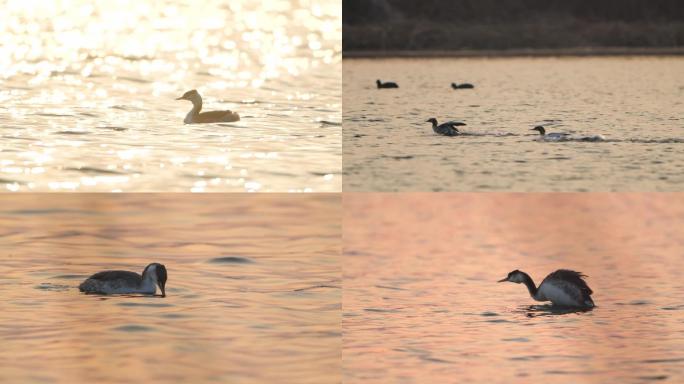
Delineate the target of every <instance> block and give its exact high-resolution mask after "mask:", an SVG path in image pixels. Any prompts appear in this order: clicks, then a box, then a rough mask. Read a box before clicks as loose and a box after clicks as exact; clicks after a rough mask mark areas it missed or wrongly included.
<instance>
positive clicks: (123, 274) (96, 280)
mask: <svg viewBox="0 0 684 384" xmlns="http://www.w3.org/2000/svg"><path fill="white" fill-rule="evenodd" d="M166 280H167V273H166V267H165V266H164V265H163V264H159V263H152V264H149V265H148V266H147V267H145V269H144V270H143V273H142V275H140V274H137V273H135V272H130V271H102V272H98V273H96V274H94V275H92V276H90V277H89V278H87V279H85V280H84V281H83V282H82V283H81V284H80V285H79V286H78V289H79V290H80V291H81V292H84V293H97V294H103V295H111V294H135V293H137V294H146V295H154V294H155V293H156V292H157V286H159V288H160V289H161V294H162V297H164V296H166V291H165V286H166Z"/></svg>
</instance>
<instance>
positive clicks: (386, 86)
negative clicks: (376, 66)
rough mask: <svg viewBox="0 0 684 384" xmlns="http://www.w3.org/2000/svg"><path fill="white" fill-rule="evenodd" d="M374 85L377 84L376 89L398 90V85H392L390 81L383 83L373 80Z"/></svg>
mask: <svg viewBox="0 0 684 384" xmlns="http://www.w3.org/2000/svg"><path fill="white" fill-rule="evenodd" d="M375 84H377V86H378V88H399V85H397V83H393V82H391V81H388V82H386V83H383V82H382V81H380V80H375Z"/></svg>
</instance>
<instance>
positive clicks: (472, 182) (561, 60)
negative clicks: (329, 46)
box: [344, 56, 684, 192]
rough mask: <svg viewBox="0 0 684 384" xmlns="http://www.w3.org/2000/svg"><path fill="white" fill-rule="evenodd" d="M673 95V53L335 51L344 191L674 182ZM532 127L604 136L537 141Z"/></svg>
mask: <svg viewBox="0 0 684 384" xmlns="http://www.w3.org/2000/svg"><path fill="white" fill-rule="evenodd" d="M376 79H381V80H383V81H395V82H397V83H398V84H399V89H382V90H379V89H377V88H376V86H375V80H376ZM452 82H455V83H466V82H467V83H473V84H474V85H475V88H474V89H459V90H453V89H452V88H451V86H450V84H451V83H452ZM683 100H684V58H682V57H629V56H619V57H617V56H616V57H546V58H525V57H520V58H444V59H436V58H435V59H351V60H345V62H344V188H345V191H346V190H349V191H414V192H420V191H466V192H469V191H518V192H539V191H577V192H581V191H620V192H622V191H636V192H641V191H646V192H648V191H672V192H674V191H680V190H682V188H683V186H684V172H683V171H684V115H683V112H684V102H683ZM431 117H435V118H437V120H438V121H439V122H446V121H449V120H457V121H462V122H465V123H466V124H467V126H465V127H462V128H463V131H464V132H465V133H466V134H467V135H466V136H458V137H444V136H439V135H437V134H435V133H434V132H433V131H432V129H431V126H430V124H429V123H426V122H425V121H426V120H427V119H429V118H431ZM536 125H543V126H545V127H546V129H547V132H566V133H571V134H573V135H574V136H576V137H581V136H595V135H602V136H604V137H605V141H602V142H583V141H564V142H543V141H539V140H537V139H538V136H537V132H534V131H530V129H531V128H532V127H534V126H536Z"/></svg>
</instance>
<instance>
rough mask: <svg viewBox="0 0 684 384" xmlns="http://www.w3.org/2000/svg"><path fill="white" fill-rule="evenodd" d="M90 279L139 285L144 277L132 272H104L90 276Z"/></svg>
mask: <svg viewBox="0 0 684 384" xmlns="http://www.w3.org/2000/svg"><path fill="white" fill-rule="evenodd" d="M88 279H92V280H103V281H113V280H123V281H126V282H128V283H132V284H139V283H140V281H141V280H142V276H140V275H139V274H137V273H135V272H130V271H102V272H98V273H96V274H94V275H92V276H90V277H89V278H88Z"/></svg>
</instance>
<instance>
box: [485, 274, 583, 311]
mask: <svg viewBox="0 0 684 384" xmlns="http://www.w3.org/2000/svg"><path fill="white" fill-rule="evenodd" d="M584 277H586V275H583V274H582V273H581V272H575V271H571V270H569V269H559V270H557V271H556V272H552V273H550V274H549V275H548V276H546V278H545V279H544V280H543V281H542V283H541V284H539V287H536V286H535V285H534V281H532V278H531V277H530V275H528V274H527V273H525V272H523V271H519V270H517V269H516V270H515V271H513V272H510V273H509V274H508V276H506V277H505V278H503V279H501V280H499V281H498V282H499V283H501V282H504V281H510V282H511V283H517V284H520V283H523V284H525V285H526V286H527V289H528V290H529V291H530V296H532V298H533V299H535V300H537V301H550V302H551V303H553V305H554V306H559V307H581V308H593V307H594V301H593V300H592V299H591V294H592V293H593V292H592V290H591V288H589V286H588V285H587V282H586V281H584V279H583V278H584Z"/></svg>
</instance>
